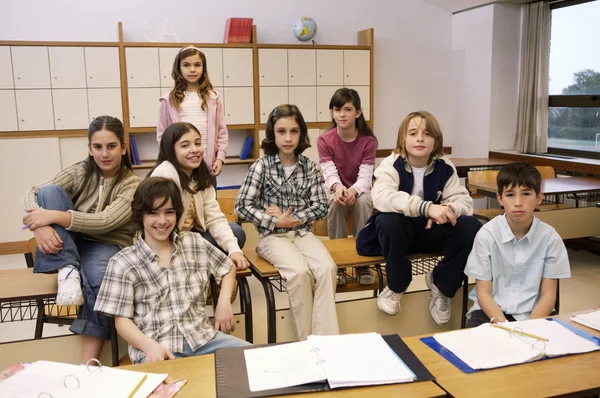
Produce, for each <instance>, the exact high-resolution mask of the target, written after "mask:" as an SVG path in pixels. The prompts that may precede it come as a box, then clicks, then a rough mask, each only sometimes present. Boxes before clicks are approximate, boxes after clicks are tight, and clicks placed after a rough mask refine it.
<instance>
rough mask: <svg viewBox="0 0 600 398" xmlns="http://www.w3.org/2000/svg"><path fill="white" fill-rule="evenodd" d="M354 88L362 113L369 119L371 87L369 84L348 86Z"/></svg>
mask: <svg viewBox="0 0 600 398" xmlns="http://www.w3.org/2000/svg"><path fill="white" fill-rule="evenodd" d="M348 88H352V89H354V90H356V92H357V93H358V96H359V97H360V104H361V106H362V110H363V114H364V115H365V119H367V120H371V88H370V86H348Z"/></svg>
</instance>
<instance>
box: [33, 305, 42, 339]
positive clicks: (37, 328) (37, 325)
mask: <svg viewBox="0 0 600 398" xmlns="http://www.w3.org/2000/svg"><path fill="white" fill-rule="evenodd" d="M36 303H37V319H36V321H35V335H34V338H36V339H41V338H42V333H43V331H44V300H36Z"/></svg>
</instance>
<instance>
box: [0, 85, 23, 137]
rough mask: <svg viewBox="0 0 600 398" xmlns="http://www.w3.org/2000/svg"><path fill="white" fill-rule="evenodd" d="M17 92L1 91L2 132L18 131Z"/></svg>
mask: <svg viewBox="0 0 600 398" xmlns="http://www.w3.org/2000/svg"><path fill="white" fill-rule="evenodd" d="M17 130H19V125H18V123H17V104H16V102H15V90H0V131H17Z"/></svg>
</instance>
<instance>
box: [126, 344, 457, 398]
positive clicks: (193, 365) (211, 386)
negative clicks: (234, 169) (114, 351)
mask: <svg viewBox="0 0 600 398" xmlns="http://www.w3.org/2000/svg"><path fill="white" fill-rule="evenodd" d="M120 369H128V370H135V371H140V372H150V373H168V374H169V377H171V378H174V379H186V380H187V381H188V382H187V384H186V385H185V386H184V387H183V388H182V389H181V391H180V392H179V393H177V395H176V397H177V398H186V397H194V398H195V397H216V394H217V392H216V381H215V357H214V355H212V354H210V355H202V356H199V357H192V358H184V359H176V360H171V361H163V362H154V363H148V364H141V365H128V366H122V367H120ZM240 377H245V376H243V375H241V376H240ZM317 395H318V396H319V397H342V398H359V397H361V398H362V397H445V396H446V393H445V392H444V390H442V389H441V388H439V387H438V386H437V385H436V384H435V383H434V382H432V381H423V382H418V383H405V384H391V385H385V386H373V387H357V388H348V389H342V390H334V391H328V392H320V393H306V394H295V395H286V396H293V397H308V396H317Z"/></svg>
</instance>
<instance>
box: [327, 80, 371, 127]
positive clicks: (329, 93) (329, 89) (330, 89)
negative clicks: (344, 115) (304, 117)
mask: <svg viewBox="0 0 600 398" xmlns="http://www.w3.org/2000/svg"><path fill="white" fill-rule="evenodd" d="M338 88H339V87H337V86H334V87H332V86H320V87H317V122H330V121H331V112H329V101H331V97H332V96H333V93H335V91H336V90H337V89H338ZM359 95H360V94H359ZM361 99H362V98H361Z"/></svg>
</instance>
